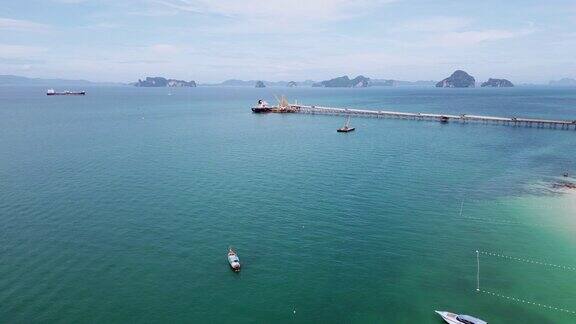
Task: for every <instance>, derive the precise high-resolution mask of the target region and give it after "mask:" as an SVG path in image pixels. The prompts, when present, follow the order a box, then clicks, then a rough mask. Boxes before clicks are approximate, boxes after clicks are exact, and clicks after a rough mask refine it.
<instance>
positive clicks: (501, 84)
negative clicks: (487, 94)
mask: <svg viewBox="0 0 576 324" xmlns="http://www.w3.org/2000/svg"><path fill="white" fill-rule="evenodd" d="M480 86H481V87H483V88H484V87H494V88H508V87H513V86H514V84H512V82H510V81H508V80H506V79H492V78H490V79H488V81H486V82H482V84H481V85H480Z"/></svg>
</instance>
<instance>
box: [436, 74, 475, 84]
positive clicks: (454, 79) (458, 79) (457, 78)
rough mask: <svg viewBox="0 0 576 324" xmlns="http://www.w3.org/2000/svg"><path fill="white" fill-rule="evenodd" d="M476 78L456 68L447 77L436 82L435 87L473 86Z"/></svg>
mask: <svg viewBox="0 0 576 324" xmlns="http://www.w3.org/2000/svg"><path fill="white" fill-rule="evenodd" d="M475 86H476V79H474V77H473V76H471V75H470V74H468V73H466V72H464V71H462V70H456V71H454V73H452V75H451V76H449V77H448V78H446V79H444V80H442V81H440V82H438V83H436V87H437V88H474V87H475Z"/></svg>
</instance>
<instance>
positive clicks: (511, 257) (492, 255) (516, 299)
mask: <svg viewBox="0 0 576 324" xmlns="http://www.w3.org/2000/svg"><path fill="white" fill-rule="evenodd" d="M480 255H486V256H491V257H496V258H502V259H507V260H513V261H518V262H523V263H529V264H536V265H542V266H547V267H553V268H555V269H561V270H566V271H576V267H571V266H565V265H559V264H554V263H549V262H543V261H538V260H534V259H526V258H517V257H513V256H509V255H505V254H501V253H494V252H487V251H480V250H476V262H477V268H476V291H477V292H481V293H484V294H487V295H491V296H494V297H499V298H502V299H507V300H511V301H515V302H519V303H523V304H527V305H532V306H537V307H540V308H545V309H548V310H554V311H559V312H563V313H568V314H572V315H576V311H573V310H570V309H566V308H562V307H557V306H552V305H547V304H542V303H537V302H534V301H530V300H526V299H523V298H518V297H513V296H507V295H503V294H500V293H497V292H493V291H489V290H485V289H481V288H480Z"/></svg>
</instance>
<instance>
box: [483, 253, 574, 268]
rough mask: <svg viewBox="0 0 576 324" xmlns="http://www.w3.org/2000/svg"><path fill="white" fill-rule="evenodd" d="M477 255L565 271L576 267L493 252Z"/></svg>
mask: <svg viewBox="0 0 576 324" xmlns="http://www.w3.org/2000/svg"><path fill="white" fill-rule="evenodd" d="M479 253H480V254H483V255H488V256H493V257H497V258H502V259H507V260H514V261H519V262H524V263H530V264H538V265H542V266H547V267H553V268H556V269H561V270H567V271H576V267H570V266H565V265H559V264H554V263H548V262H543V261H538V260H532V259H524V258H516V257H513V256H509V255H505V254H499V253H493V252H486V251H479Z"/></svg>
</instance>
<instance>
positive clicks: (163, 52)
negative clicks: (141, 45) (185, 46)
mask: <svg viewBox="0 0 576 324" xmlns="http://www.w3.org/2000/svg"><path fill="white" fill-rule="evenodd" d="M150 51H151V52H152V53H153V54H155V55H160V56H172V55H176V54H179V53H180V48H179V47H177V46H174V45H170V44H155V45H152V46H150Z"/></svg>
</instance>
